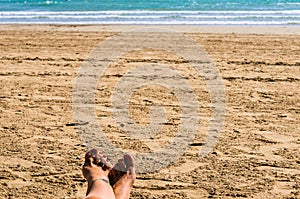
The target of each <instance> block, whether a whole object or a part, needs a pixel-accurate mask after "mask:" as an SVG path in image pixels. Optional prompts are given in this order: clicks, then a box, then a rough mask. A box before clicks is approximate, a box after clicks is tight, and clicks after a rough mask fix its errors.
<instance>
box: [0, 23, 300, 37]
mask: <svg viewBox="0 0 300 199" xmlns="http://www.w3.org/2000/svg"><path fill="white" fill-rule="evenodd" d="M139 28H141V29H142V28H155V29H157V28H162V29H169V30H171V31H176V32H180V33H214V34H274V35H300V26H265V25H257V26H252V25H251V26H250V25H249V26H239V25H237V26H234V25H229V26H222V25H220V26H218V25H209V26H206V25H204V26H200V25H199V26H198V25H195V26H193V25H96V24H95V25H81V24H72V25H69V24H28V25H23V24H1V25H0V30H1V31H3V30H16V29H18V30H35V31H37V30H40V31H46V30H50V31H51V30H54V31H72V32H73V31H80V32H94V31H97V32H124V31H132V30H134V29H139Z"/></svg>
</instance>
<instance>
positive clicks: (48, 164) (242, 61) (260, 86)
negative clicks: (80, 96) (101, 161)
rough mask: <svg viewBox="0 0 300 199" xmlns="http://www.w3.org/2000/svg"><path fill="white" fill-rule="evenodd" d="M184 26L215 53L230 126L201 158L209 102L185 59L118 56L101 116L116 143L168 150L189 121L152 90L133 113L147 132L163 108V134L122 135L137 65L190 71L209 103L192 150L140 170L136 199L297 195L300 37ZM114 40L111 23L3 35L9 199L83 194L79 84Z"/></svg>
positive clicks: (2, 181)
mask: <svg viewBox="0 0 300 199" xmlns="http://www.w3.org/2000/svg"><path fill="white" fill-rule="evenodd" d="M122 28H124V29H126V27H125V26H123V27H122ZM119 29H121V28H119ZM119 29H118V30H119ZM183 29H184V28H183V27H181V32H185V33H184V34H185V36H187V37H188V38H191V39H193V40H194V41H196V42H197V43H198V44H200V45H202V46H203V48H204V49H205V50H206V52H208V53H209V55H210V57H211V59H212V60H213V61H214V63H215V65H216V67H217V68H218V70H219V72H220V75H221V77H222V79H223V80H222V81H223V84H224V87H225V92H226V117H225V123H224V129H223V131H222V134H221V136H220V138H219V140H218V143H217V145H216V147H215V148H214V149H213V151H212V152H211V153H209V154H208V155H207V156H206V157H204V158H200V157H199V156H198V152H199V150H200V149H201V147H202V145H203V144H205V143H204V140H203V138H204V136H205V133H206V132H207V128H208V124H209V122H210V116H211V106H210V104H211V101H210V97H209V93H208V91H207V88H206V86H205V80H203V77H201V76H199V75H195V72H194V71H193V69H192V68H191V67H190V65H189V64H188V63H186V62H185V61H184V60H183V59H182V58H181V57H179V56H177V55H174V54H168V53H166V52H164V51H161V50H157V49H145V50H142V51H134V52H130V53H128V54H126V55H125V56H124V57H121V58H120V59H118V60H116V62H114V64H113V65H111V66H110V68H108V69H107V71H106V72H105V74H104V75H103V76H102V79H101V81H99V85H98V87H97V93H96V105H97V106H96V115H97V118H98V119H99V123H100V125H101V127H102V129H103V130H104V132H105V134H106V135H107V137H108V138H109V139H110V141H111V142H112V143H114V144H115V145H116V146H119V147H121V148H123V149H126V150H128V151H138V152H151V151H153V150H155V149H157V148H159V147H161V146H164V144H166V143H168V140H169V139H170V138H171V137H172V136H174V132H176V130H177V128H178V125H179V123H180V118H179V114H180V106H179V104H178V101H177V99H176V96H174V95H173V94H172V93H170V92H169V90H168V89H166V88H164V87H161V86H158V85H156V86H148V87H144V88H142V89H139V90H138V91H137V92H135V93H134V95H132V98H131V99H130V105H131V106H130V110H129V111H130V114H131V115H132V118H133V119H134V120H135V121H136V122H137V123H138V124H139V125H142V126H143V125H147V124H148V123H149V115H148V113H149V110H150V107H151V106H152V105H154V104H161V105H163V106H165V107H166V116H167V118H168V120H167V122H165V127H164V128H163V132H162V133H160V134H158V135H155V136H154V138H151V139H145V140H139V139H137V138H132V137H131V136H130V135H128V134H124V133H123V132H122V131H120V128H119V127H118V124H117V123H115V122H114V120H113V115H112V114H111V112H110V105H111V104H110V95H111V90H112V89H113V88H114V87H115V86H116V82H118V79H120V78H121V77H122V75H124V73H125V72H126V71H127V70H128V69H130V68H132V67H134V66H136V65H143V64H153V63H163V64H166V65H170V66H172V67H173V68H175V69H177V70H179V71H181V72H182V73H183V74H184V75H185V77H186V78H187V79H188V80H189V82H190V83H191V85H192V88H193V89H194V91H195V93H196V95H197V97H198V99H199V101H200V102H201V103H200V105H199V112H200V114H201V122H200V128H199V130H198V132H197V135H196V137H195V139H194V140H193V142H192V143H190V146H189V147H188V149H187V150H186V151H185V152H184V153H183V155H182V156H181V157H179V158H178V159H177V160H176V161H175V162H174V163H172V164H171V165H169V166H168V167H166V168H163V169H162V170H160V171H157V172H155V173H148V174H139V175H138V176H137V180H136V183H135V185H134V188H133V192H132V198H170V199H171V198H172V199H173V198H174V199H175V198H192V199H199V198H209V197H211V198H299V197H300V134H299V132H300V125H299V123H300V122H299V121H300V89H299V87H300V37H299V35H297V34H284V32H280V34H277V32H275V31H274V32H272V33H269V34H258V32H256V33H255V34H239V33H237V32H236V30H235V32H234V33H222V32H221V31H220V30H218V32H214V31H211V32H209V31H208V32H205V31H199V32H197V31H188V30H187V31H182V30H183ZM109 30H111V31H109ZM265 30H266V29H265ZM227 31H228V29H227ZM290 32H292V31H290ZM241 33H248V32H247V31H243V30H241ZM263 33H265V32H263ZM278 33H279V32H278ZM288 33H289V32H288ZM115 34H117V31H115V30H112V29H109V28H106V27H105V26H104V27H101V28H99V29H94V31H93V29H92V28H91V27H89V29H88V31H84V26H83V27H76V26H72V27H68V28H66V27H64V26H61V27H58V26H29V27H27V26H2V28H1V27H0V137H1V141H0V146H1V147H0V160H1V163H0V165H1V167H0V176H1V178H0V195H1V196H0V197H1V198H82V197H83V196H84V194H85V187H86V182H85V180H84V178H83V176H82V175H81V170H80V168H81V164H82V162H83V158H84V153H85V151H86V148H85V144H84V143H83V142H82V140H81V139H80V137H79V135H78V134H77V131H76V129H75V127H74V119H73V112H72V96H73V85H74V82H75V80H76V77H77V74H78V71H79V69H80V67H81V64H82V63H83V62H84V60H85V59H86V58H87V57H88V55H89V53H90V52H91V51H92V50H93V49H94V48H95V47H96V46H98V45H99V44H101V42H103V41H104V40H106V39H109V38H110V37H112V36H113V35H115ZM149 34H151V33H149ZM145 38H146V37H144V39H145ZM136 39H137V41H136V42H137V43H138V42H141V43H142V42H144V41H143V37H139V38H136Z"/></svg>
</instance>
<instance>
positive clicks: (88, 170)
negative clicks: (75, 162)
mask: <svg viewBox="0 0 300 199" xmlns="http://www.w3.org/2000/svg"><path fill="white" fill-rule="evenodd" d="M111 170H112V164H111V163H110V162H109V160H108V159H107V157H106V156H105V155H103V154H101V153H100V152H99V151H98V150H97V149H91V150H89V151H88V152H87V153H86V155H85V162H84V165H83V166H82V173H83V176H84V177H85V178H86V179H87V181H88V188H87V192H86V198H87V199H91V198H94V199H102V198H103V199H114V198H115V196H114V192H113V189H112V187H111V186H110V184H109V178H108V174H109V172H110V171H111Z"/></svg>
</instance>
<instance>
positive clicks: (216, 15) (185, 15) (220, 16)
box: [0, 10, 300, 25]
mask: <svg viewBox="0 0 300 199" xmlns="http://www.w3.org/2000/svg"><path fill="white" fill-rule="evenodd" d="M0 23H1V24H8V23H13V24H24V23H25V24H28V23H30V24H47V23H51V24H151V25H155V24H176V25H180V24H190V25H285V24H286V25H288V24H290V25H291V24H294V25H299V24H300V10H282V11H146V10H139V11H125V10H123V11H87V12H70V11H66V12H33V11H28V12H25V11H20V12H9V11H6V12H0Z"/></svg>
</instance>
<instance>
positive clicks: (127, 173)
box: [108, 154, 136, 199]
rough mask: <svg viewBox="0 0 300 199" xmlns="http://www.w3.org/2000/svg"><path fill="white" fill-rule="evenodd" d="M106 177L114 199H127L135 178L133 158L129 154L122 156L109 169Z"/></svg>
mask: <svg viewBox="0 0 300 199" xmlns="http://www.w3.org/2000/svg"><path fill="white" fill-rule="evenodd" d="M108 177H109V180H110V184H111V186H112V187H113V191H114V193H115V197H116V199H129V197H130V191H131V188H132V186H133V183H134V181H135V178H136V174H135V168H134V159H133V157H132V156H131V155H129V154H126V155H124V157H123V159H119V161H118V163H117V164H116V165H115V166H114V167H113V168H112V169H111V171H110V173H109V175H108Z"/></svg>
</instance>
